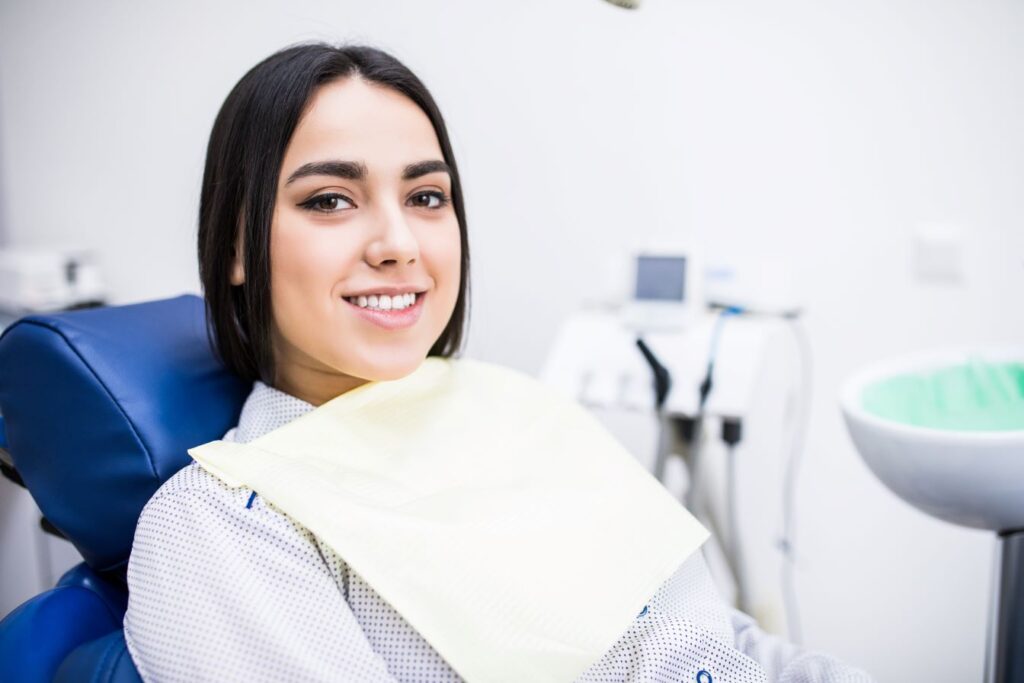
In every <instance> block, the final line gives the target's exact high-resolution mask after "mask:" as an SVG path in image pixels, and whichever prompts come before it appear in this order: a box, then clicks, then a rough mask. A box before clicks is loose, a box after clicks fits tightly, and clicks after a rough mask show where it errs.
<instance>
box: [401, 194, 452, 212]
mask: <svg viewBox="0 0 1024 683" xmlns="http://www.w3.org/2000/svg"><path fill="white" fill-rule="evenodd" d="M409 201H411V202H412V203H413V204H414V205H415V206H419V207H422V208H424V209H440V208H441V207H443V206H446V205H447V204H448V202H449V199H448V197H447V196H446V195H445V194H444V193H443V192H437V191H432V192H417V193H416V194H414V195H413V196H412V199H410V200H409Z"/></svg>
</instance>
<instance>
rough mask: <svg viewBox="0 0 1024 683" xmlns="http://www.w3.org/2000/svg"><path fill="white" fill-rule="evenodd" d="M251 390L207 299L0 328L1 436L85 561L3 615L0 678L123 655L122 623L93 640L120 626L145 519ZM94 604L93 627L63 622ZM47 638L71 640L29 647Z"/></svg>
mask: <svg viewBox="0 0 1024 683" xmlns="http://www.w3.org/2000/svg"><path fill="white" fill-rule="evenodd" d="M250 389H251V384H249V383H247V382H244V381H242V380H241V379H240V378H238V377H237V376H235V375H233V374H231V373H230V372H228V371H227V370H226V369H225V368H224V366H223V365H222V364H221V363H220V362H219V361H218V360H217V359H216V358H215V356H214V354H213V351H212V348H211V346H210V343H209V336H208V334H207V325H206V311H205V306H204V302H203V300H202V299H201V298H199V297H196V296H192V295H184V296H179V297H176V298H172V299H165V300H161V301H151V302H146V303H141V304H133V305H127V306H116V307H108V308H97V309H87V310H80V311H71V312H64V313H58V314H50V315H31V316H27V317H25V318H22V319H20V320H18V321H17V322H15V323H14V324H12V325H11V326H10V327H8V328H7V329H6V330H4V332H3V334H2V335H0V414H2V416H3V418H2V423H0V427H2V429H3V434H2V435H0V443H3V442H6V446H5V447H6V449H7V451H8V453H9V455H10V458H11V459H12V460H13V463H14V466H15V468H16V470H17V472H18V473H19V474H20V476H21V479H22V480H23V481H24V483H25V485H26V487H27V488H28V489H29V492H30V493H31V494H32V497H33V498H34V499H35V501H36V503H37V504H38V505H39V508H40V509H41V510H42V512H43V515H44V516H45V517H46V518H47V520H49V521H50V522H51V523H52V524H53V526H55V527H56V528H57V529H58V530H59V531H60V532H61V533H62V534H63V535H64V536H65V537H66V538H67V539H68V540H69V541H70V542H71V543H73V544H74V545H75V547H76V548H77V549H78V551H79V552H80V553H81V554H82V557H83V558H84V560H85V564H86V565H88V566H87V567H85V566H79V567H78V568H76V570H75V571H73V572H69V574H68V575H67V576H65V577H64V579H62V581H61V585H60V586H59V587H58V588H57V589H55V590H54V591H50V592H49V593H48V594H43V595H40V596H38V597H37V598H34V599H33V600H30V601H29V602H28V603H26V604H25V605H23V606H22V607H20V608H19V609H18V610H15V612H12V613H11V615H9V616H8V617H7V618H5V619H4V621H3V622H2V623H0V679H3V680H7V679H6V678H5V674H6V673H10V672H14V671H17V672H19V674H18V677H17V678H16V679H13V678H12V679H10V680H50V679H51V678H52V677H53V674H54V672H55V671H56V667H57V666H58V665H59V664H60V663H61V662H62V661H63V660H64V658H65V657H66V656H67V654H68V652H70V651H71V649H74V648H76V647H78V646H79V645H82V644H83V643H88V645H83V647H81V648H79V649H78V650H76V651H75V656H74V657H71V658H69V659H74V660H75V662H74V663H73V664H74V665H75V666H79V667H80V666H86V667H88V666H89V663H88V661H87V660H89V658H90V657H100V658H101V660H103V661H104V662H105V663H104V664H103V666H108V665H109V661H110V653H111V652H114V651H115V650H116V647H119V648H120V650H119V652H120V655H121V656H122V658H123V655H124V650H123V648H124V645H123V635H122V634H121V633H120V629H119V628H117V629H116V630H115V631H113V632H110V637H109V638H107V639H106V640H104V639H100V640H94V639H96V638H98V637H99V636H100V635H101V633H104V632H109V628H110V625H111V624H113V625H114V626H115V627H119V626H120V618H121V617H122V616H123V613H124V598H125V597H126V593H124V584H123V583H119V581H118V580H117V579H118V577H120V579H121V581H122V582H123V576H124V571H125V569H126V567H127V562H128V556H129V553H130V551H131V546H132V539H133V537H134V534H135V525H136V522H137V520H138V518H139V514H140V513H141V512H142V508H143V506H144V505H145V504H146V501H147V500H149V498H150V497H151V496H152V495H153V493H154V492H155V491H156V490H157V488H159V487H160V485H161V484H162V483H163V482H164V481H166V480H167V479H168V478H169V477H170V476H171V475H173V474H174V473H175V472H177V471H178V470H179V469H181V468H182V467H183V466H185V465H186V464H188V463H189V462H190V458H189V456H188V453H187V449H188V448H191V447H192V446H195V445H197V444H201V443H205V442H207V441H211V440H213V439H218V438H220V437H221V436H223V435H224V433H225V432H226V431H227V430H228V429H229V428H231V427H232V426H233V425H235V424H236V423H237V421H238V415H239V413H240V411H241V407H242V403H243V402H244V400H245V397H246V396H247V395H248V392H249V390H250ZM111 577H113V578H114V580H113V581H112V582H110V581H108V580H109V579H110V578H111ZM72 587H74V588H75V589H76V590H69V589H70V588H72ZM77 589H82V590H85V591H91V593H92V594H93V595H94V596H95V597H96V598H97V600H95V601H91V599H90V598H88V596H87V595H86V594H83V593H82V592H80V591H78V590H77ZM118 592H120V595H119V594H118ZM92 602H95V604H96V605H98V606H99V607H95V608H94V607H91V606H89V605H91V604H92ZM86 612H88V613H89V614H94V615H95V619H93V621H92V622H91V626H89V628H77V629H70V630H69V629H66V628H65V629H62V628H60V625H61V624H62V623H64V622H68V620H69V619H71V620H77V622H76V623H79V624H81V622H82V620H83V619H84V618H85V617H84V616H82V615H83V614H85V613H86ZM49 622H52V623H53V625H54V626H53V627H52V628H51V627H49V626H48V623H49ZM47 634H49V636H50V637H51V638H52V639H54V640H60V639H63V640H61V642H54V643H50V644H49V646H47V645H44V644H40V643H33V641H34V640H35V639H38V638H41V637H47ZM90 641H91V642H90ZM115 646H116V647H115ZM26 647H27V648H28V649H27V651H26V649H25V648H26ZM69 648H70V649H69ZM112 648H113V649H112ZM33 650H34V651H33ZM19 657H21V658H23V659H24V661H21V662H19V661H16V660H17V658H19ZM46 658H49V659H46ZM44 659H45V661H44ZM12 660H13V661H12ZM128 664H129V665H130V661H129V662H128ZM33 667H34V668H33ZM30 671H33V672H35V673H34V674H32V675H29V673H28V672H30ZM131 671H132V672H134V670H133V669H132V670H131Z"/></svg>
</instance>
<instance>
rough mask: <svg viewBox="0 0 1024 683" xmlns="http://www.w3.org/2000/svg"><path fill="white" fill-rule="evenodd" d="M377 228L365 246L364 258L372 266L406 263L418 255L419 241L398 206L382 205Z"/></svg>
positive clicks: (414, 259) (413, 261) (411, 261)
mask: <svg viewBox="0 0 1024 683" xmlns="http://www.w3.org/2000/svg"><path fill="white" fill-rule="evenodd" d="M380 214H381V215H380V218H379V219H378V221H377V224H378V230H377V231H376V233H375V235H374V238H373V240H372V241H371V242H370V244H369V246H368V247H367V248H366V260H367V262H368V263H369V264H370V265H372V266H374V267H380V266H386V265H406V264H412V263H415V262H416V259H417V258H419V255H420V245H419V241H418V240H417V239H416V235H415V233H414V232H413V231H412V228H411V226H410V225H409V222H408V221H407V220H406V217H405V215H404V213H403V212H402V210H401V208H400V207H393V206H388V207H383V208H382V209H381V212H380Z"/></svg>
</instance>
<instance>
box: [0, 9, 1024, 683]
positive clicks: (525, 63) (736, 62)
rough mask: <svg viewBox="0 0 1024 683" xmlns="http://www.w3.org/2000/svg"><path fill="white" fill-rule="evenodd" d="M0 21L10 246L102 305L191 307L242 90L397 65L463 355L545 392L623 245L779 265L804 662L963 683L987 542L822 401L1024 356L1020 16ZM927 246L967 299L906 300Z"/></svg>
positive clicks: (611, 13)
mask: <svg viewBox="0 0 1024 683" xmlns="http://www.w3.org/2000/svg"><path fill="white" fill-rule="evenodd" d="M213 5H215V3H200V2H178V3H139V2H117V3H115V2H107V3H60V2H53V1H51V0H34V1H29V0H20V1H18V0H6V1H5V2H4V3H2V4H0V179H2V182H3V186H2V188H0V211H2V212H3V221H2V224H5V225H6V231H7V238H8V240H9V241H10V242H12V243H17V244H34V243H41V244H45V243H51V242H61V243H73V244H76V245H81V246H86V247H92V248H94V249H96V250H98V251H99V253H100V254H101V256H102V258H103V265H104V267H105V272H106V274H107V276H108V279H109V282H110V284H111V285H112V287H113V291H114V293H115V300H116V301H118V302H128V301H136V300H141V299H148V298H155V297H163V296H170V295H174V294H177V293H179V292H181V291H185V290H187V291H198V277H197V272H196V265H195V255H194V250H195V247H194V239H195V215H196V210H197V201H198V190H199V183H200V175H201V168H202V160H203V153H204V147H205V143H206V137H207V135H208V133H209V128H210V125H211V124H212V121H213V117H214V115H215V113H216V110H217V108H218V107H219V105H220V103H221V101H222V100H223V98H224V96H225V95H226V94H227V92H228V90H229V89H230V88H231V86H232V85H233V84H234V83H235V81H236V80H237V79H238V78H239V77H240V76H241V75H242V73H243V72H244V71H245V70H246V69H247V68H248V67H250V66H251V65H252V64H254V63H255V62H256V61H258V60H259V59H261V58H262V57H264V56H266V55H267V54H269V53H270V52H272V51H273V50H275V49H277V48H279V47H282V46H283V45H285V44H288V43H291V42H294V41H298V40H304V39H310V38H318V39H328V40H357V41H367V42H371V43H373V44H376V45H378V46H380V47H383V48H385V49H388V50H390V51H392V52H393V53H394V54H396V55H397V56H398V57H399V58H401V59H403V60H404V61H406V63H407V64H408V65H409V66H411V67H412V68H413V70H414V71H416V72H417V73H418V74H420V75H421V77H422V78H423V79H424V81H425V82H426V83H427V85H428V87H430V88H431V90H432V91H433V93H434V95H435V97H436V98H437V100H438V102H439V103H440V105H441V108H442V110H443V111H444V112H445V115H446V117H447V119H448V122H449V126H450V128H451V131H452V135H453V142H454V145H455V149H456V154H457V156H458V158H459V162H460V166H461V170H462V174H463V178H464V183H465V189H466V193H467V197H468V211H469V219H470V230H471V235H472V237H471V244H472V256H473V270H474V273H473V276H474V281H473V285H474V288H475V297H474V302H473V303H474V310H473V314H474V319H473V325H472V327H471V331H470V346H469V351H470V352H471V354H472V355H475V356H477V357H482V358H486V359H490V360H494V361H497V362H503V363H507V364H509V365H512V366H515V367H519V368H521V369H524V370H527V371H531V372H535V371H537V370H538V369H539V368H540V365H541V363H542V360H543V357H544V353H545V349H546V347H547V346H548V345H549V343H550V341H551V340H552V339H553V336H554V334H555V331H556V328H557V325H558V322H559V320H560V319H561V318H562V317H563V316H564V315H566V314H567V313H568V312H569V311H571V310H573V309H575V308H576V307H577V305H578V304H579V303H580V302H581V301H582V300H583V299H584V298H585V297H586V296H587V293H588V291H590V290H592V289H594V288H595V287H598V286H600V282H599V281H598V280H599V276H598V275H597V273H599V272H600V269H601V268H603V267H604V264H605V263H606V261H607V259H608V258H609V257H610V256H614V255H615V254H616V253H618V250H619V249H620V248H621V247H623V246H625V245H626V244H628V243H629V241H630V240H631V239H632V238H634V237H635V236H636V235H638V234H639V235H646V236H657V235H671V234H681V235H684V236H686V237H688V238H690V239H691V240H693V241H696V242H698V243H700V244H703V245H704V247H705V248H706V250H707V252H708V253H709V254H712V255H717V256H720V257H721V256H728V255H735V256H736V257H737V258H740V259H747V260H756V259H760V258H767V257H777V258H781V259H783V260H784V261H785V262H786V263H787V264H788V265H789V267H790V268H791V269H792V271H793V272H794V273H795V274H796V276H797V277H798V281H799V282H801V283H802V284H803V286H804V289H803V295H804V297H805V299H806V302H807V304H808V310H809V317H808V320H807V323H808V327H809V330H810V335H811V339H812V342H813V344H814V350H815V367H816V373H817V374H816V377H815V386H814V389H815V397H816V400H815V404H814V410H813V413H812V426H811V431H810V435H809V440H808V448H807V455H806V457H805V461H804V462H805V466H804V469H803V471H802V475H801V478H800V482H799V498H798V509H799V514H800V526H799V537H798V539H797V540H798V543H799V544H800V545H799V552H800V564H799V565H798V569H799V571H798V575H797V580H798V590H799V593H800V600H801V608H802V616H803V622H804V631H805V633H806V636H807V638H806V642H807V644H808V645H810V646H812V647H815V648H820V649H824V650H827V651H829V652H832V653H833V654H835V655H837V656H839V657H842V658H844V659H847V660H849V661H851V662H854V663H857V664H859V665H861V666H863V667H864V668H866V669H868V670H869V671H871V672H872V673H874V674H875V675H876V676H877V677H878V680H879V681H883V682H886V681H892V682H895V681H960V680H979V679H980V672H981V669H982V660H983V645H984V637H985V621H986V610H987V607H988V603H987V601H988V582H989V578H990V576H989V572H990V564H991V559H992V549H993V541H992V540H991V538H990V537H989V535H987V534H984V533H981V532H975V531H968V530H963V529H959V528H954V527H952V526H950V525H945V524H942V523H940V522H937V521H934V520H932V519H930V518H928V517H926V516H924V515H923V514H921V513H918V512H916V511H915V510H913V509H911V508H910V507H908V506H907V505H905V504H903V503H902V502H900V501H899V500H897V499H896V498H895V497H894V496H893V495H891V494H890V493H888V491H887V490H885V489H884V488H883V487H882V486H881V485H880V484H879V483H878V482H877V481H876V480H875V479H874V478H873V477H872V475H871V474H870V473H869V472H868V471H867V470H866V468H865V467H864V465H863V464H862V463H861V461H860V460H859V458H858V456H857V454H856V452H855V451H854V450H853V447H852V445H851V443H850V441H849V439H848V437H847V435H846V433H845V431H844V428H843V426H842V424H841V422H840V416H839V413H838V409H837V404H836V394H837V391H838V389H839V386H840V384H841V382H842V380H843V379H844V378H845V377H846V376H848V375H849V373H851V372H852V371H854V370H855V369H856V368H858V367H859V366H861V365H862V364H864V363H865V362H867V361H869V360H872V359H875V358H878V357H881V356H887V355H891V354H895V353H900V352H903V351H910V350H915V349H919V348H922V347H927V346H933V345H937V344H947V343H949V344H955V343H960V342H975V341H983V340H1006V341H1013V340H1017V341H1019V340H1020V339H1022V338H1024V312H1022V308H1021V306H1020V304H1019V300H1020V294H1019V293H1020V292H1021V291H1022V285H1024V260H1022V254H1024V229H1022V221H1021V213H1022V209H1024V193H1022V192H1021V187H1024V153H1022V152H1024V128H1022V127H1021V125H1020V121H1021V120H1024V40H1022V38H1024V5H1022V4H1021V3H1019V2H1014V1H1012V0H1003V1H1002V2H998V1H995V0H993V1H991V2H972V1H970V0H947V1H944V2H938V1H934V0H861V1H860V2H844V3H840V2H835V1H825V2H823V1H820V0H804V1H800V0H777V1H775V2H755V1H753V0H738V1H736V2H722V1H717V2H713V1H709V0H644V5H643V7H642V8H641V10H639V11H637V12H626V11H623V10H620V9H618V8H615V7H612V6H611V5H609V4H607V3H604V2H601V1H600V0H563V1H562V2H551V1H550V0H548V1H544V0H534V1H525V0H520V1H517V2H512V1H511V0H504V1H501V0H491V1H490V2H480V1H479V0H476V1H473V0H463V1H458V2H456V1H454V0H449V1H448V2H444V3H436V2H435V3H430V2H422V1H420V2H412V1H410V2H398V1H396V0H390V1H384V0H379V1H377V2H372V3H371V2H363V3H356V2H350V1H345V0H322V1H316V0H310V1H306V2H297V1H292V2H281V3H274V2H269V1H267V0H262V1H253V2H231V3H227V2H224V3H216V6H213ZM927 221H948V222H952V223H955V224H957V225H959V226H961V227H962V228H963V230H964V231H965V245H964V246H965V253H966V262H965V279H964V282H963V284H962V285H960V286H938V285H927V284H923V283H919V282H917V281H915V280H914V279H913V278H912V270H911V261H910V254H911V237H912V234H913V231H914V229H915V227H916V226H917V225H918V224H920V223H922V222H927Z"/></svg>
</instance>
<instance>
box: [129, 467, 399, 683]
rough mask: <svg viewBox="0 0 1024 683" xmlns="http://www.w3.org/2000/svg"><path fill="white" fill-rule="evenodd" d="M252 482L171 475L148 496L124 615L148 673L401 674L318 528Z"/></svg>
mask: <svg viewBox="0 0 1024 683" xmlns="http://www.w3.org/2000/svg"><path fill="white" fill-rule="evenodd" d="M194 476H195V474H194V473H193V477H194ZM169 483H170V482H169ZM218 484H219V482H218ZM165 489H168V490H167V491H165ZM250 493H251V492H250V491H247V490H244V489H236V490H232V489H227V488H226V487H224V486H216V485H214V486H200V487H187V486H186V487H182V486H179V487H166V486H165V487H164V488H162V489H161V490H160V491H158V492H157V494H156V496H154V497H153V499H151V500H150V502H149V503H148V504H147V505H146V508H145V510H144V511H143V514H142V516H141V518H140V520H139V525H138V528H137V529H136V533H135V542H134V544H133V548H132V554H131V558H130V560H129V565H128V585H129V601H128V611H127V613H126V614H125V620H124V626H125V640H126V642H127V644H128V650H129V652H130V654H131V656H132V660H133V661H134V662H135V665H136V667H137V668H138V670H139V674H140V675H141V676H142V678H143V680H147V681H224V680H245V681H250V682H255V681H272V680H273V681H283V680H290V681H300V680H301V681H323V680H339V679H341V678H345V679H347V680H365V681H381V682H392V681H394V680H395V679H394V677H392V676H391V675H390V674H389V672H388V670H387V667H386V665H385V663H384V661H383V659H381V657H380V656H379V655H377V653H375V652H374V651H373V649H372V648H371V647H370V644H369V642H368V641H367V639H366V636H365V635H364V633H363V631H362V629H361V628H360V626H359V624H358V622H357V621H356V618H355V615H354V614H353V613H352V610H351V608H350V607H349V605H348V603H347V602H346V600H345V597H344V595H342V592H341V588H340V587H339V585H338V583H337V582H336V581H335V579H334V577H333V575H332V574H331V572H330V570H329V568H328V567H327V565H326V564H325V563H324V561H323V558H322V557H321V555H320V553H319V551H318V549H317V546H316V542H315V539H314V538H313V537H312V535H311V534H310V533H309V531H307V530H306V529H304V528H303V527H301V526H299V525H297V524H295V523H294V522H292V521H291V520H290V519H289V518H288V517H286V516H284V515H282V514H280V513H279V512H277V511H276V510H274V509H273V508H271V507H269V506H266V505H264V504H263V502H262V499H260V498H259V497H258V496H257V497H256V498H255V499H252V500H249V498H250ZM247 502H248V503H249V506H248V507H247Z"/></svg>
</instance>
